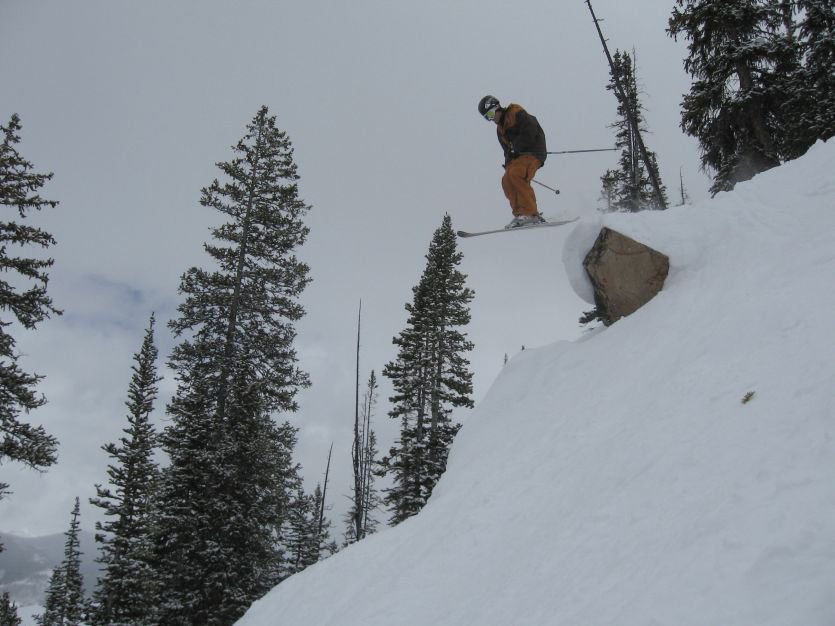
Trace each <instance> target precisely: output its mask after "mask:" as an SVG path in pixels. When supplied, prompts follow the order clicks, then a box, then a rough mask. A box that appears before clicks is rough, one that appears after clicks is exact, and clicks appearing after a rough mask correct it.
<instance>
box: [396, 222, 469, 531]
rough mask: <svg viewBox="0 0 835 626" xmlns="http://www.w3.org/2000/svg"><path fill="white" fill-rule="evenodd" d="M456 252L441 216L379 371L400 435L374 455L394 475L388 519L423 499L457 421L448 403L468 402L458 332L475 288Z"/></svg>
mask: <svg viewBox="0 0 835 626" xmlns="http://www.w3.org/2000/svg"><path fill="white" fill-rule="evenodd" d="M462 257H463V255H462V254H461V253H460V252H459V251H458V249H457V241H456V236H455V232H454V231H453V230H452V219H451V218H450V216H449V215H445V216H444V219H443V222H442V224H441V226H440V227H439V228H438V229H437V230H436V231H435V234H434V236H433V237H432V242H431V243H430V245H429V252H428V254H427V255H426V269H425V270H424V272H423V275H422V276H421V279H420V281H419V283H418V285H417V286H416V287H414V288H413V289H412V291H413V294H414V295H413V300H412V302H411V303H407V304H406V311H408V313H409V318H408V321H407V326H406V328H405V329H404V330H403V331H402V332H401V333H400V335H398V336H397V337H395V338H394V339H393V343H394V345H396V346H397V347H398V354H397V358H396V359H395V360H394V361H392V362H390V363H388V364H387V365H386V366H385V369H384V370H383V375H384V376H386V377H387V378H389V379H390V380H391V382H392V386H393V387H394V395H393V396H392V397H391V398H390V400H391V402H392V404H393V408H392V409H391V411H389V416H390V417H391V418H393V419H399V420H400V438H399V440H398V441H396V442H395V444H394V446H393V447H392V448H391V450H390V452H389V456H388V457H386V458H384V459H383V460H382V461H381V464H382V466H383V467H384V469H385V471H386V472H388V473H390V474H391V475H392V477H393V485H392V487H390V488H389V489H386V490H384V491H385V497H384V501H385V503H386V505H387V506H388V507H389V509H390V511H391V516H390V523H391V524H398V523H400V522H402V521H403V520H405V519H407V518H408V517H411V516H412V515H415V514H417V513H418V512H419V511H420V510H421V509H422V508H423V506H424V505H425V504H426V501H427V500H428V499H429V496H430V495H431V494H432V490H433V489H434V488H435V485H436V484H437V482H438V480H439V479H440V477H441V475H442V474H443V473H444V471H445V470H446V462H447V456H448V454H449V448H450V446H451V445H452V440H453V439H454V437H455V434H456V433H457V432H458V429H459V428H460V427H461V425H460V424H457V423H455V422H453V421H452V419H451V413H452V410H453V408H456V407H472V406H473V401H472V399H471V395H472V391H473V386H472V372H470V370H469V361H468V360H467V359H466V357H465V353H466V352H468V351H470V350H472V348H473V344H472V343H471V342H470V341H469V340H468V339H467V336H466V334H464V333H463V332H462V331H463V328H464V327H465V326H466V325H467V324H469V322H470V310H469V303H470V302H471V301H472V299H473V296H474V294H473V291H472V290H470V289H469V288H467V287H466V286H465V281H466V276H465V275H464V274H463V273H462V272H460V271H459V270H458V265H459V264H460V263H461V259H462Z"/></svg>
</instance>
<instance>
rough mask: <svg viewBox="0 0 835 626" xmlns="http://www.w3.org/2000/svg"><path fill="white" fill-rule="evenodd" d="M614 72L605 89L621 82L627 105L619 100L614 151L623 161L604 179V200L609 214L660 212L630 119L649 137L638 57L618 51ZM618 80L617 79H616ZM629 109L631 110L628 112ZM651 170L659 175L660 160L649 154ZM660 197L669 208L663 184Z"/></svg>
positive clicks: (613, 87)
mask: <svg viewBox="0 0 835 626" xmlns="http://www.w3.org/2000/svg"><path fill="white" fill-rule="evenodd" d="M612 65H613V66H614V71H610V78H609V84H608V85H607V86H606V89H608V90H609V91H616V90H617V87H616V80H619V81H620V85H621V87H622V88H623V91H624V94H625V95H626V98H627V99H628V101H629V102H628V105H627V104H626V103H624V102H623V101H622V100H621V99H620V98H618V111H617V113H618V119H617V121H616V122H615V123H614V124H612V125H611V127H612V128H614V129H615V130H616V131H617V132H616V134H615V147H617V148H620V151H621V153H620V159H619V164H618V168H617V169H612V170H607V171H606V173H605V174H604V175H603V176H602V177H601V179H600V180H601V182H602V183H603V188H602V195H601V197H602V198H603V199H604V200H605V201H606V205H607V210H608V211H631V212H634V211H640V210H642V209H648V208H649V209H658V208H661V206H662V205H661V204H660V203H659V202H658V198H657V197H656V195H655V190H654V188H653V185H652V180H651V179H650V175H649V171H648V170H647V166H646V164H645V163H644V162H643V159H642V157H641V150H640V146H639V144H638V137H637V135H636V133H635V130H634V128H633V127H632V123H631V122H630V119H633V120H636V121H637V125H638V128H639V130H640V132H642V133H646V132H647V128H646V116H645V115H644V106H643V104H642V103H641V94H640V90H639V88H638V77H637V73H638V72H637V64H636V62H635V53H634V51H633V53H632V55H629V54H628V53H626V52H622V51H621V50H615V53H614V55H612ZM616 76H617V79H616ZM627 106H628V107H629V109H627ZM647 156H648V158H649V160H650V161H651V166H652V167H653V168H655V171H656V172H658V171H659V169H658V160H657V157H656V154H655V152H652V151H647ZM661 194H662V196H663V200H664V204H663V206H667V204H668V203H667V193H666V189H665V187H664V185H663V183H662V184H661Z"/></svg>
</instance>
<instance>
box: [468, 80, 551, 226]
mask: <svg viewBox="0 0 835 626" xmlns="http://www.w3.org/2000/svg"><path fill="white" fill-rule="evenodd" d="M478 112H479V113H480V114H481V115H482V116H484V119H486V120H487V121H488V122H495V123H496V127H497V128H496V135H497V136H498V138H499V143H500V144H501V146H502V150H504V169H505V172H504V176H503V177H502V189H503V190H504V195H505V196H506V197H507V199H508V201H509V202H510V208H511V210H512V211H513V220H511V222H510V223H509V224H508V225H507V226H505V228H517V227H519V226H527V225H529V224H539V223H542V222H545V219H544V218H543V217H542V215H541V214H540V213H539V211H538V210H537V208H536V194H535V193H534V191H533V187H532V186H531V181H532V180H533V177H534V175H535V174H536V171H537V170H538V169H539V168H540V167H542V166H543V165H544V164H545V158H546V150H547V148H546V147H545V133H544V132H543V130H542V127H541V126H540V125H539V122H538V121H537V119H536V118H535V117H534V116H533V115H531V114H530V113H528V112H527V111H525V109H523V108H522V107H521V106H519V105H518V104H510V105H508V106H507V107H503V106H501V104H500V103H499V101H498V99H496V98H495V97H493V96H484V97H483V98H482V99H481V100H480V101H479V103H478Z"/></svg>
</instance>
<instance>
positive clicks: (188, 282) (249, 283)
mask: <svg viewBox="0 0 835 626" xmlns="http://www.w3.org/2000/svg"><path fill="white" fill-rule="evenodd" d="M233 150H234V153H235V156H234V158H233V159H232V160H230V161H227V162H221V163H218V164H217V165H218V168H219V169H220V170H221V172H222V173H223V174H224V176H225V182H223V183H221V182H219V181H218V180H215V181H214V182H213V183H212V184H211V185H210V186H209V187H207V188H205V189H204V190H203V193H202V198H201V204H203V205H204V206H206V207H209V208H213V209H215V210H217V211H219V212H220V213H221V214H223V215H224V216H226V217H227V218H228V220H229V221H228V222H227V223H225V224H223V225H221V226H219V227H217V228H215V229H213V230H212V234H213V237H214V240H215V241H214V243H211V244H207V245H206V246H205V248H206V251H207V252H208V254H209V255H210V256H211V257H212V262H213V266H215V267H216V269H214V270H211V271H208V270H203V269H199V268H192V269H190V270H188V271H187V272H186V273H185V274H184V276H183V278H182V281H181V284H180V292H181V293H182V294H183V295H184V296H185V300H184V302H183V303H182V304H181V305H180V306H179V313H180V316H179V318H178V319H176V320H174V321H172V322H171V324H170V326H171V328H172V329H173V331H174V332H175V334H176V336H178V337H181V338H182V341H181V343H180V344H178V345H177V346H176V347H175V349H174V351H173V354H172V356H171V359H170V366H171V368H172V370H173V371H174V372H175V376H176V379H177V383H178V386H177V391H176V393H175V395H174V397H173V398H172V400H171V402H170V404H169V406H168V413H169V415H170V417H171V420H172V421H171V425H170V426H169V427H168V428H166V429H165V431H164V432H163V435H162V444H163V449H164V450H165V451H166V452H167V453H168V455H169V457H170V465H169V466H168V468H166V470H165V472H164V477H163V484H162V489H161V492H160V497H159V500H160V504H159V510H160V512H161V513H160V518H159V526H158V529H157V537H158V540H157V553H158V556H159V558H160V559H161V561H160V563H159V566H158V567H159V572H158V584H160V585H162V588H164V589H165V594H164V596H163V598H162V599H161V602H160V614H159V620H160V621H161V622H163V623H176V624H194V625H198V624H199V625H201V626H203V625H210V626H213V625H224V624H231V623H232V622H234V621H235V620H236V619H237V618H238V617H240V615H241V614H242V613H243V612H244V611H245V610H246V608H247V607H248V606H249V605H250V604H251V603H252V601H253V600H255V599H256V598H258V597H260V596H261V595H262V594H263V593H265V592H266V591H267V590H268V589H269V588H270V587H271V586H272V585H274V584H275V583H276V582H277V576H278V572H279V571H280V564H279V563H278V560H279V558H280V549H279V547H278V545H277V540H276V535H277V529H278V528H279V527H280V526H281V524H282V522H283V516H285V515H286V514H287V509H288V502H289V500H290V492H288V491H287V489H288V485H289V484H290V483H292V482H293V481H295V480H296V477H295V473H296V471H297V467H296V466H294V465H293V463H292V460H291V455H292V445H293V444H294V443H295V433H294V432H292V433H291V432H289V431H288V430H287V429H286V428H284V427H278V426H276V424H275V423H274V422H273V420H272V417H271V416H272V414H273V413H274V412H277V411H295V410H296V408H297V404H296V401H295V396H296V393H297V392H298V390H299V389H301V388H303V387H306V386H308V385H309V381H308V377H307V374H305V373H304V372H302V371H301V370H299V369H298V367H297V365H296V362H297V358H296V353H295V350H294V348H293V342H294V339H295V335H296V333H295V329H294V325H293V323H294V322H295V321H297V320H299V319H300V318H301V317H302V316H303V314H304V309H303V307H302V306H301V305H300V304H299V303H298V302H297V298H298V296H299V295H300V294H301V292H302V291H303V290H304V288H305V287H306V286H307V284H308V282H309V281H310V279H309V278H308V272H309V268H308V266H307V265H305V264H304V263H302V262H301V261H299V260H298V259H297V258H296V257H295V256H294V250H295V249H296V248H297V247H298V246H301V245H302V244H303V243H304V241H305V239H306V237H307V234H308V229H307V227H305V225H304V223H303V222H302V218H303V216H304V215H305V213H306V212H307V210H308V208H309V207H308V206H307V205H305V203H304V202H302V201H301V200H300V199H299V197H298V187H297V184H296V180H297V179H298V174H297V171H296V165H295V163H294V162H293V150H292V145H291V143H290V140H289V138H288V137H287V135H286V133H284V132H283V131H280V130H279V129H278V128H277V127H276V123H275V117H273V116H270V115H269V112H268V110H267V108H266V107H262V108H261V110H260V111H259V112H258V113H257V115H256V116H255V117H254V118H253V120H252V122H251V123H250V124H249V125H248V126H247V133H246V135H245V136H244V137H243V138H242V139H241V140H240V141H239V142H238V143H237V145H236V146H235V147H234V148H233ZM288 434H289V437H288Z"/></svg>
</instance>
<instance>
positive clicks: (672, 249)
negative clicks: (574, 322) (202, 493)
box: [239, 142, 835, 626]
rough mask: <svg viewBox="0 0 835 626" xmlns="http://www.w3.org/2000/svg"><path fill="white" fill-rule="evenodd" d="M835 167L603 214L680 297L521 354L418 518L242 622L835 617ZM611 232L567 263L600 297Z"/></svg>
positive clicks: (282, 589)
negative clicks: (587, 276)
mask: <svg viewBox="0 0 835 626" xmlns="http://www.w3.org/2000/svg"><path fill="white" fill-rule="evenodd" d="M833 172H835V142H829V145H827V144H818V145H817V146H815V147H814V148H813V149H812V150H811V151H810V153H809V154H808V155H806V156H805V157H804V158H802V159H800V160H798V161H795V162H792V163H788V164H786V165H784V166H782V167H780V168H778V169H775V170H772V171H769V172H766V173H764V174H762V175H760V176H758V177H757V178H756V179H755V180H753V181H750V182H748V183H745V184H741V185H739V186H738V187H737V190H735V191H734V192H732V193H728V194H722V195H720V196H718V197H717V198H715V199H714V200H712V201H710V202H707V203H703V204H701V205H697V206H692V207H682V208H675V209H670V210H668V211H666V212H646V213H640V214H634V215H611V216H607V217H605V218H603V220H602V221H603V222H604V223H605V224H607V225H608V226H610V227H612V228H614V229H616V230H618V231H620V232H622V233H624V234H626V235H629V236H631V237H633V238H636V239H638V240H640V241H642V242H644V243H647V244H649V245H651V246H653V247H655V248H657V249H658V250H661V251H663V252H665V253H666V254H668V255H669V256H670V259H671V271H670V275H669V277H668V279H667V283H666V285H665V288H664V290H663V292H662V293H661V294H659V296H658V297H656V298H655V299H654V300H653V301H652V302H650V303H649V304H648V305H647V306H645V307H644V308H643V309H641V310H640V311H638V312H637V313H635V314H634V315H632V316H630V317H628V318H625V319H623V320H621V321H619V322H618V323H616V324H614V325H613V326H611V327H609V328H605V329H604V328H600V329H597V330H596V331H593V332H590V333H587V334H586V335H584V336H583V337H582V338H581V339H580V340H578V341H575V342H570V343H568V342H561V343H556V344H553V345H546V346H544V347H542V348H538V349H535V350H530V349H529V350H526V351H524V352H522V353H521V354H520V355H519V356H518V357H517V358H515V359H513V360H512V361H511V362H510V363H509V364H508V365H507V367H506V368H505V369H504V370H503V372H502V373H501V375H500V376H499V378H498V379H497V380H496V382H495V383H494V385H493V387H492V389H491V390H490V392H489V393H488V394H487V396H486V397H485V399H484V400H483V401H482V402H481V404H480V405H479V406H478V407H477V409H476V411H475V412H474V413H473V414H472V416H471V417H470V418H469V419H468V420H467V422H466V424H465V426H464V428H463V429H462V431H461V433H460V434H459V436H458V438H457V440H456V442H455V445H454V447H453V450H452V454H451V458H450V463H449V468H448V471H447V474H446V475H445V476H444V478H443V480H442V481H441V483H440V484H439V485H438V487H437V489H436V492H435V494H434V495H433V497H432V499H431V501H430V503H429V504H428V505H427V507H426V508H425V509H424V511H423V512H422V513H421V514H420V515H418V516H417V517H415V518H412V519H410V520H408V521H407V522H406V523H404V524H402V525H400V526H398V527H396V528H394V529H388V530H385V531H384V532H382V533H380V534H378V535H376V536H373V537H371V538H369V539H367V540H366V541H364V542H362V543H360V544H358V545H355V546H353V547H352V548H350V549H348V550H345V551H343V552H341V553H339V554H337V555H336V556H334V557H332V558H331V559H329V560H327V561H324V562H322V563H319V564H318V565H316V566H315V567H312V568H310V569H308V570H306V571H305V572H303V573H301V574H299V575H297V576H295V577H293V578H291V579H289V580H287V581H285V582H284V583H283V584H282V585H280V586H279V587H277V588H276V589H274V590H273V591H272V592H270V593H269V594H268V595H267V596H266V597H265V598H263V599H262V600H261V601H259V602H257V603H256V604H255V605H254V606H253V607H252V608H251V609H250V611H249V612H248V613H247V614H246V615H245V616H244V617H243V618H242V619H241V620H240V622H239V625H240V626H272V625H275V624H296V625H304V626H327V625H333V626H336V625H338V626H375V625H379V626H401V625H402V626H406V625H408V626H429V625H432V626H452V625H455V626H464V625H473V626H475V625H477V626H528V625H543V624H559V625H565V626H598V625H600V626H603V625H605V626H613V625H617V626H651V625H670V626H687V625H702V626H743V625H744V626H771V625H774V626H776V625H781V626H798V625H801V624H802V625H803V626H814V625H821V626H823V625H830V626H831V625H832V624H833V623H835V601H833V598H835V440H833V435H835V332H833V329H832V321H833V312H835V176H833ZM599 226H600V224H599V223H596V222H595V221H594V220H590V221H585V222H581V223H580V224H579V225H578V226H577V227H576V229H575V230H574V232H573V233H572V234H571V236H570V237H569V238H568V241H567V243H566V247H565V254H564V259H565V266H566V270H567V271H568V272H569V274H570V275H571V277H572V282H573V284H574V287H575V289H576V290H577V292H578V293H579V294H580V295H581V296H583V297H586V298H589V297H590V291H589V288H588V285H587V284H585V281H584V279H583V278H582V274H581V270H580V265H579V264H580V261H581V257H582V254H583V253H584V252H585V251H586V250H587V249H588V248H589V247H590V245H591V242H592V241H593V239H594V237H595V236H596V235H597V232H598V230H599ZM495 245H496V246H501V245H502V242H501V241H499V240H498V239H497V240H496V242H495ZM559 271H562V269H560V270H559ZM473 313H474V315H478V311H477V310H476V311H474V312H473ZM543 313H544V314H547V312H543ZM496 330H497V332H500V331H501V329H496ZM542 339H543V343H546V342H547V339H548V338H547V337H543V338H542ZM749 393H753V396H751V398H750V400H749V401H747V402H743V398H744V397H745V396H746V395H747V394H749Z"/></svg>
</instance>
